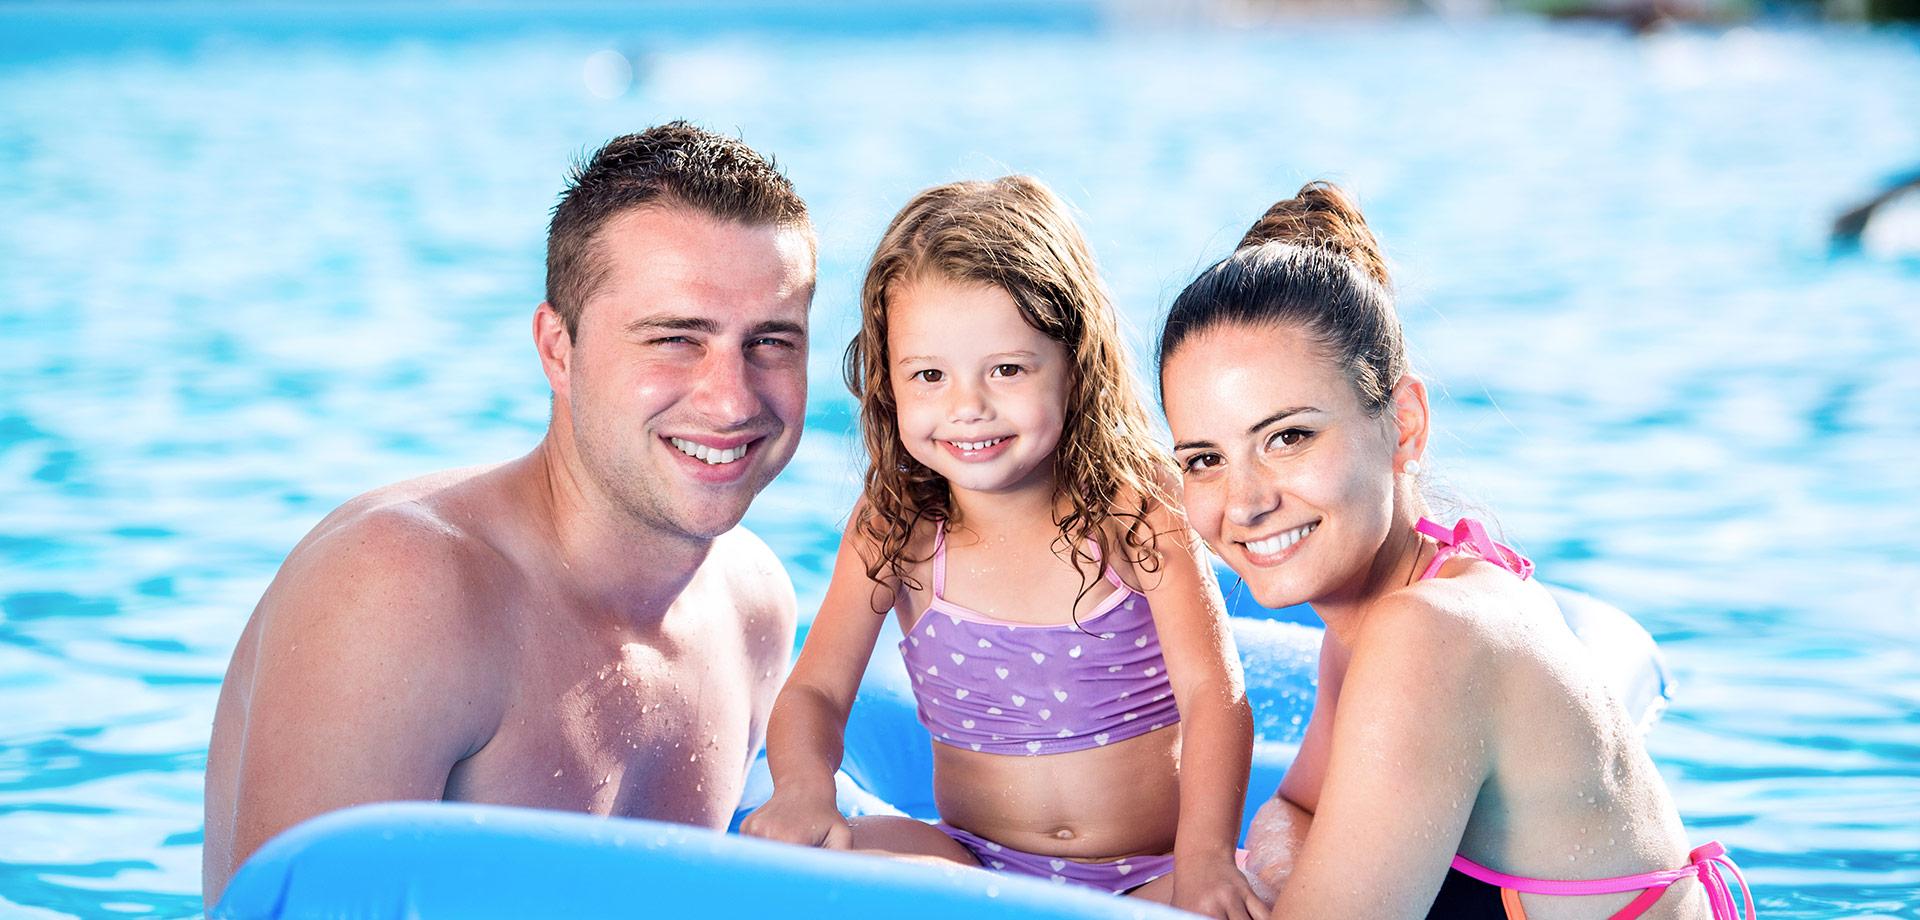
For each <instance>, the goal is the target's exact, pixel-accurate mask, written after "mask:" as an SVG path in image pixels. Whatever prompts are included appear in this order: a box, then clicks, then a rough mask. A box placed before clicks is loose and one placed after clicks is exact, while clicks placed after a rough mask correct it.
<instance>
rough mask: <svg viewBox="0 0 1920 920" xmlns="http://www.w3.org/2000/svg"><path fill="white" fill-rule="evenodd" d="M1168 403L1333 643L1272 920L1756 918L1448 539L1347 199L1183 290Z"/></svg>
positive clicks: (1224, 511) (1263, 862) (1560, 669)
mask: <svg viewBox="0 0 1920 920" xmlns="http://www.w3.org/2000/svg"><path fill="white" fill-rule="evenodd" d="M1160 382H1161V388H1162V392H1163V395H1164V398H1165V402H1166V408H1167V421H1168V424H1169V425H1170V427H1171V428H1172V430H1173V437H1174V453H1175V455H1176V459H1177V460H1178V461H1179V463H1180V466H1181V469H1182V472H1183V482H1184V496H1185V503H1186V509H1187V513H1188V514H1189V515H1190V516H1191V519H1192V521H1193V525H1194V526H1195V527H1196V528H1197V529H1198V531H1199V532H1200V534H1201V536H1202V537H1204V538H1205V539H1206V541H1207V543H1208V544H1209V545H1211V546H1212V547H1213V548H1214V551H1215V552H1216V553H1218V554H1220V555H1221V557H1223V558H1224V559H1225V560H1226V561H1227V564H1228V565H1230V566H1232V567H1233V569H1234V570H1235V571H1236V572H1238V573H1239V574H1240V576H1241V577H1242V578H1243V579H1245V582H1246V584H1247V587H1248V588H1250V589H1251V590H1252V592H1253V595H1254V597H1256V598H1257V599H1259V601H1260V602H1261V603H1262V604H1265V605H1267V606H1270V607H1281V606H1285V605H1288V604H1296V603H1302V602H1305V603H1310V604H1312V605H1313V608H1314V610H1315V611H1316V612H1317V613H1318V614H1319V615H1320V617H1321V618H1322V619H1324V620H1325V621H1326V624H1327V632H1326V638H1325V640H1324V643H1323V645H1322V649H1321V655H1320V684H1319V693H1318V696H1317V698H1316V700H1315V704H1314V712H1313V715H1312V718H1311V719H1310V720H1309V721H1308V723H1307V731H1306V736H1305V738H1304V739H1303V740H1302V742H1301V746H1300V753H1299V755H1298V757H1297V758H1296V759H1295V760H1294V762H1293V764H1292V765H1291V767H1290V768H1289V769H1288V771H1287V774H1286V778H1285V779H1284V780H1283V781H1282V782H1281V784H1280V789H1279V793H1278V795H1277V796H1276V797H1275V798H1274V800H1273V801H1271V802H1269V803H1267V805H1266V806H1264V807H1263V808H1262V809H1261V812H1260V814H1259V816H1258V817H1256V819H1255V822H1254V826H1253V829H1252V831H1250V832H1249V834H1248V840H1247V845H1248V849H1249V850H1250V851H1251V852H1252V857H1251V859H1250V862H1251V863H1252V864H1253V866H1254V867H1255V868H1256V869H1257V870H1258V871H1259V874H1260V878H1261V879H1262V880H1263V881H1265V882H1267V883H1268V884H1270V885H1273V886H1276V887H1279V888H1280V892H1279V897H1278V900H1277V902H1276V903H1275V905H1274V913H1273V916H1274V917H1275V918H1294V917H1304V918H1319V917H1374V918H1395V917H1399V918H1415V917H1421V916H1430V917H1459V918H1477V917H1505V918H1510V920H1520V918H1524V917H1527V916H1532V917H1534V918H1536V920H1549V918H1570V920H1584V918H1600V917H1613V918H1618V920H1626V918H1630V917H1638V916H1643V915H1644V916H1647V917H1662V918H1669V917H1686V918H1698V917H1704V916H1707V915H1709V913H1710V914H1711V915H1712V916H1713V917H1716V918H1721V920H1730V918H1732V917H1733V915H1734V903H1733V899H1732V896H1731V892H1730V891H1729V890H1728V888H1727V885H1726V882H1725V881H1724V880H1723V872H1724V873H1726V874H1730V875H1732V876H1734V877H1735V878H1736V879H1737V878H1738V871H1737V870H1735V869H1734V868H1733V864H1732V863H1731V862H1729V861H1727V860H1726V859H1725V855H1724V853H1725V851H1724V850H1722V849H1721V848H1720V846H1719V845H1718V844H1711V843H1710V844H1707V845H1706V846H1703V847H1699V848H1697V849H1693V850H1689V849H1688V847H1687V843H1686V838H1685V836H1684V832H1683V829H1682V828H1681V825H1680V816H1679V814H1678V813H1677V812H1675V810H1674V807H1673V802H1672V801H1671V799H1670V798H1669V797H1668V795H1667V790H1666V787H1665V785H1664V784H1663V783H1662V782H1661V780H1660V775H1659V773H1658V772H1656V771H1655V769H1654V766H1653V762H1652V761H1651V760H1650V759H1649V758H1648V757H1647V753H1646V750H1645V749H1644V748H1643V747H1642V746H1641V743H1640V737H1639V734H1638V733H1637V732H1636V731H1635V730H1634V725H1633V722H1632V721H1631V719H1629V718H1628V716H1627V713H1626V711H1625V710H1624V709H1623V708H1622V707H1621V706H1620V704H1619V703H1617V702H1615V701H1614V699H1613V698H1612V695H1611V694H1610V693H1609V692H1608V690H1607V686H1606V683H1605V681H1604V680H1603V679H1602V678H1601V676H1600V675H1598V674H1596V673H1595V672H1594V671H1593V670H1592V669H1591V668H1589V667H1588V666H1587V664H1586V661H1587V657H1588V656H1587V651H1586V649H1585V648H1584V647H1583V646H1582V645H1581V644H1580V642H1579V640H1578V639H1576V638H1575V637H1574V636H1573V634H1572V633H1571V632H1570V631H1569V630H1568V629H1567V628H1566V624H1565V620H1564V619H1563V618H1562V617H1561V616H1560V614H1559V611H1558V609H1557V608H1556V607H1555V604H1554V601H1553V599H1552V597H1551V596H1549V595H1548V594H1547V593H1546V591H1544V590H1543V589H1542V588H1541V587H1540V586H1539V584H1538V583H1536V582H1534V581H1532V580H1530V579H1529V577H1528V576H1529V575H1530V573H1531V572H1532V569H1533V565H1532V563H1531V562H1529V561H1527V559H1526V558H1524V557H1522V556H1521V555H1520V554H1519V553H1517V552H1515V551H1514V550H1513V549H1511V548H1510V547H1507V546H1505V545H1504V544H1501V543H1497V542H1495V541H1494V540H1493V539H1492V538H1491V537H1489V536H1488V534H1487V532H1486V530H1485V529H1484V528H1483V527H1481V526H1480V525H1479V524H1478V523H1476V522H1474V521H1471V520H1463V521H1460V522H1458V523H1456V524H1454V525H1452V526H1441V525H1438V524H1435V523H1434V522H1432V521H1429V520H1427V519H1426V517H1425V514H1426V507H1425V504H1424V502H1423V501H1422V499H1421V497H1420V493H1419V490H1418V489H1417V488H1416V480H1415V475H1416V474H1417V472H1418V470H1419V459H1420V457H1421V455H1422V453H1423V451H1424V450H1425V447H1426V443H1427V437H1428V434H1429V418H1428V412H1427V395H1426V388H1425V386H1424V385H1423V384H1422V383H1421V382H1420V379H1419V378H1418V377H1416V376H1414V375H1413V373H1412V372H1411V371H1410V370H1409V369H1408V367H1407V358H1406V348H1405V345H1404V343H1403V342H1402V341H1401V336H1400V323H1399V320H1398V319H1397V318H1396V317H1395V315H1394V312H1393V302H1392V296H1391V293H1390V288H1389V283H1388V279H1387V274H1386V270H1385V268H1384V266H1383V264H1382V262H1381V259H1380V255H1379V252H1378V250H1377V246H1376V244H1375V242H1374V239H1373V235H1372V234H1371V233H1370V232H1369V231H1368V230H1367V226H1366V223H1365V221H1364V220H1362V219H1361V217H1360V213H1359V211H1358V210H1356V209H1355V208H1354V207H1353V205H1352V204H1351V203H1350V202H1349V201H1348V199H1347V198H1346V196H1345V195H1343V194H1342V193H1341V192H1340V191H1339V190H1338V189H1337V188H1334V187H1332V186H1328V185H1323V184H1313V185H1309V186H1307V187H1306V188H1303V189H1301V190H1300V194H1299V195H1298V196H1296V197H1295V198H1293V199H1291V200H1288V201H1283V202H1281V203H1279V204H1277V205H1274V207H1273V208H1272V209H1271V210H1269V211H1268V212H1267V215H1266V216H1265V217H1264V218H1262V219H1261V221H1260V222H1259V223H1258V224H1256V225H1255V226H1254V228H1253V229H1252V230H1251V231H1249V233H1248V234H1247V238H1246V240H1244V241H1243V242H1242V244H1241V248H1240V250H1239V251H1237V252H1235V253H1234V254H1233V255H1232V256H1230V257H1228V258H1227V259H1225V260H1222V261H1221V262H1220V263H1219V264H1217V265H1215V266H1213V267H1212V268H1210V269H1208V270H1207V271H1206V272H1205V273H1203V274H1202V275H1201V276H1200V277H1199V278H1198V279H1197V280H1195V281H1194V282H1193V284H1192V285H1190V286H1188V288H1187V289H1186V291H1184V292H1183V293H1181V295H1180V297H1179V298H1178V299H1177V300H1176V301H1175V302H1174V305H1173V308H1172V310H1171V311H1170V312H1169V315H1168V317H1167V323H1166V329H1165V331H1164V333H1163V334H1162V336H1161V339H1160ZM1509 873H1510V874H1509ZM1741 888H1742V891H1743V892H1744V890H1745V883H1744V882H1741ZM1751 904H1752V902H1751V900H1750V899H1749V900H1748V905H1749V910H1750V909H1751Z"/></svg>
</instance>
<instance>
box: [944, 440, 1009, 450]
mask: <svg viewBox="0 0 1920 920" xmlns="http://www.w3.org/2000/svg"><path fill="white" fill-rule="evenodd" d="M1004 440H1006V438H994V439H993V440H991V441H948V442H947V443H949V444H952V445H953V446H955V447H958V448H960V449H961V450H986V449H987V448H989V447H992V446H993V445H995V444H998V443H1000V442H1001V441H1004Z"/></svg>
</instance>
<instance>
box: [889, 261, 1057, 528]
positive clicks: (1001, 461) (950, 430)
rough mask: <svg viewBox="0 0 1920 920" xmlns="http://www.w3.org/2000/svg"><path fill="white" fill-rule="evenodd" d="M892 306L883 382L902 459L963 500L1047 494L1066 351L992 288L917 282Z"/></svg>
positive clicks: (933, 279)
mask: <svg viewBox="0 0 1920 920" xmlns="http://www.w3.org/2000/svg"><path fill="white" fill-rule="evenodd" d="M890 304H891V306H890V307H889V310H888V323H887V355H888V359H889V364H890V366H889V377H890V378H891V383H892V386H893V395H894V405H895V408H896V411H897V413H898V417H899V426H900V441H901V444H902V445H903V446H904V447H905V448H906V450H907V453H908V455H910V456H912V457H913V459H915V460H918V461H919V462H920V463H921V464H923V465H925V466H926V467H927V468H929V469H931V470H933V471H934V472H936V473H938V474H940V475H941V476H942V477H943V478H945V479H946V480H947V481H948V483H949V484H950V485H952V486H953V488H955V489H957V490H960V491H965V492H988V493H1002V492H1010V491H1017V490H1020V489H1024V488H1027V487H1030V486H1034V485H1044V486H1047V487H1051V484H1052V481H1053V452H1054V448H1055V447H1057V446H1058V445H1059V443H1060V433H1061V430H1062V429H1063V428H1064V427H1065V424H1066V403H1067V378H1068V359H1067V353H1066V348H1065V347H1064V346H1062V345H1061V344H1060V343H1059V342H1056V341H1054V340H1053V339H1050V338H1048V337H1047V336H1046V335H1044V334H1042V333H1041V332H1040V331H1039V330H1037V329H1034V328H1033V327H1032V326H1030V325H1028V324H1027V321H1026V319H1025V318H1023V317H1022V316H1021V314H1020V308H1019V307H1018V306H1017V305H1015V304H1014V302H1013V297H1012V296H1011V295H1009V294H1008V293H1007V292H1006V291H1004V290H1002V289H1000V288H998V287H994V286H992V285H988V284H977V283H969V282H963V281H952V280H948V279H945V278H939V277H920V278H915V279H911V280H909V281H907V282H904V283H903V284H902V285H901V286H900V287H899V289H898V290H897V291H896V292H895V293H894V294H893V296H892V297H891V298H890Z"/></svg>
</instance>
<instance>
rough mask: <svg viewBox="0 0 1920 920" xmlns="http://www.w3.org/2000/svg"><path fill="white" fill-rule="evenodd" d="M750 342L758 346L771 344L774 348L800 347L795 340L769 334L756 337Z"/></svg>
mask: <svg viewBox="0 0 1920 920" xmlns="http://www.w3.org/2000/svg"><path fill="white" fill-rule="evenodd" d="M749 344H751V345H754V346H756V347H767V346H770V347H773V348H798V347H799V346H798V345H795V344H794V343H793V342H790V341H788V340H786V339H782V338H775V337H772V336H769V337H766V338H759V339H754V340H753V341H752V342H750V343H749Z"/></svg>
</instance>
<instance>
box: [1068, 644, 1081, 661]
mask: <svg viewBox="0 0 1920 920" xmlns="http://www.w3.org/2000/svg"><path fill="white" fill-rule="evenodd" d="M1067 657H1068V658H1078V657H1080V646H1077V645H1076V646H1074V647H1073V648H1070V649H1067Z"/></svg>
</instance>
